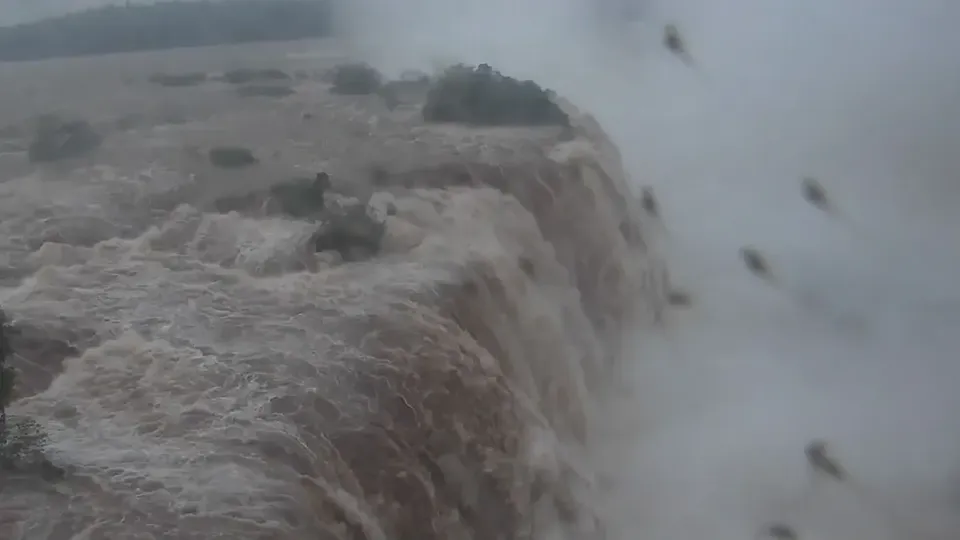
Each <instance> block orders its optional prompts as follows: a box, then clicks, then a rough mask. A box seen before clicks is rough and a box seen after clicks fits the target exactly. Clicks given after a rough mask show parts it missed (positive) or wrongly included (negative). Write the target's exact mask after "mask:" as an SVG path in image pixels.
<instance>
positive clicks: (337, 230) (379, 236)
mask: <svg viewBox="0 0 960 540" xmlns="http://www.w3.org/2000/svg"><path fill="white" fill-rule="evenodd" d="M385 232H386V225H385V224H384V223H383V222H381V221H378V220H376V219H374V218H373V217H371V216H370V215H369V214H368V213H367V208H366V206H365V205H362V204H355V205H349V206H343V207H338V208H330V209H327V210H326V211H325V212H324V216H323V220H322V221H321V224H320V227H319V228H318V229H317V231H316V232H315V233H314V236H313V243H314V248H315V249H316V251H318V252H321V251H336V252H338V253H339V254H340V256H341V257H342V258H343V260H345V261H355V260H358V259H361V258H365V257H371V256H374V255H376V254H377V253H378V252H379V251H380V243H381V241H382V240H383V235H384V233H385Z"/></svg>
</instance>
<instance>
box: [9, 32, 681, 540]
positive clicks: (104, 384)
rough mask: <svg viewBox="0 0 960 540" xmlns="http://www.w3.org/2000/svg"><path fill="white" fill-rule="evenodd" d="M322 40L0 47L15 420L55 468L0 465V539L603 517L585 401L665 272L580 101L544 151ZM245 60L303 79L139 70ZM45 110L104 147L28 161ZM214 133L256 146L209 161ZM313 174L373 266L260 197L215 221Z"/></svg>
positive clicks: (469, 533) (593, 520)
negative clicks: (6, 53)
mask: <svg viewBox="0 0 960 540" xmlns="http://www.w3.org/2000/svg"><path fill="white" fill-rule="evenodd" d="M323 47H328V48H329V47H331V46H330V45H329V44H317V43H311V44H293V45H288V46H263V48H257V47H241V48H222V49H210V50H198V51H187V52H170V53H151V54H140V55H121V56H117V57H104V58H95V59H82V60H71V61H68V62H60V61H54V62H44V63H38V64H23V65H16V66H3V69H4V73H3V76H4V77H8V78H9V80H11V81H14V82H13V84H12V85H11V87H12V88H13V89H14V91H15V93H14V96H13V99H11V102H8V103H5V104H4V107H5V111H6V115H5V119H6V121H7V122H9V124H11V125H13V126H14V128H13V129H10V130H8V132H7V133H8V134H9V135H8V137H7V144H8V145H9V147H10V148H11V149H12V150H11V151H10V152H9V153H8V154H7V155H6V156H5V159H6V161H5V164H4V165H5V167H6V168H5V169H4V171H5V172H4V174H5V177H4V182H3V183H2V184H0V214H2V216H3V217H2V221H0V228H2V232H3V234H2V235H0V236H2V238H3V239H2V241H0V242H2V244H0V249H2V254H3V257H4V258H5V262H6V265H7V271H6V274H5V277H6V280H7V283H6V285H7V287H6V288H5V289H4V290H3V293H2V303H3V306H4V308H5V310H6V311H7V313H8V315H9V316H10V317H11V318H12V319H13V321H14V323H13V325H14V327H15V328H16V329H17V330H18V331H19V332H20V333H21V334H23V333H27V334H29V335H30V336H32V339H33V341H32V342H31V341H29V340H27V339H21V341H20V343H21V346H20V349H19V350H16V351H15V352H16V354H15V356H14V358H13V359H12V361H13V363H14V365H16V366H18V367H19V368H20V369H21V371H22V373H23V374H24V375H25V376H24V377H22V379H23V380H22V385H23V386H22V387H23V390H24V393H25V394H26V395H25V397H24V399H21V400H20V401H18V402H17V403H16V405H15V406H14V407H13V409H12V412H13V413H14V415H15V416H16V417H31V418H34V419H36V420H37V421H38V422H39V423H40V424H41V425H42V426H43V428H44V430H45V431H46V432H47V434H48V436H49V446H48V448H47V455H48V457H49V459H50V460H51V461H52V462H53V463H54V464H55V465H56V466H58V467H61V468H62V469H64V471H65V475H64V478H63V479H61V480H58V481H55V482H49V481H41V480H40V479H39V478H37V477H36V475H33V476H31V475H30V474H6V475H5V476H4V477H3V482H4V483H3V485H2V486H0V489H2V491H0V511H2V513H3V515H4V519H3V520H2V522H0V527H3V528H2V529H0V530H2V531H3V534H4V536H5V537H11V538H22V539H49V540H60V539H67V538H79V537H90V538H198V539H199V538H204V539H206V538H221V537H222V538H304V537H310V538H316V537H320V538H331V539H334V538H336V539H351V540H360V539H365V540H378V539H381V538H382V539H387V538H424V539H426V538H478V539H479V538H483V539H493V538H513V537H517V536H520V537H543V538H546V537H548V535H550V534H553V533H554V532H556V531H558V530H565V531H566V532H565V533H564V534H567V536H566V537H567V538H578V539H579V538H583V537H587V538H592V537H597V535H599V534H602V529H603V527H604V526H605V524H604V523H602V521H601V519H600V518H601V517H602V516H601V513H600V512H599V509H598V507H597V502H598V500H599V499H598V497H597V493H598V487H597V482H596V479H595V475H594V472H593V470H592V468H591V467H590V465H589V454H588V449H589V448H590V446H591V441H593V440H594V439H595V437H596V432H597V427H596V425H597V422H596V420H597V418H598V417H599V410H598V409H597V407H596V403H597V401H596V398H597V397H598V396H599V395H601V394H602V393H604V392H605V389H607V388H609V387H610V382H609V381H610V375H611V373H613V371H612V369H613V368H615V366H616V365H617V362H618V360H619V358H620V348H619V337H620V336H622V335H623V329H624V328H625V325H627V324H628V323H629V322H630V321H634V320H637V321H639V320H641V319H651V320H652V319H653V317H651V316H652V315H656V313H658V312H659V311H660V310H661V307H662V300H661V298H662V294H661V292H662V291H663V290H664V289H663V287H664V285H665V281H664V279H663V278H664V274H663V270H662V265H660V264H659V263H658V261H657V259H656V257H655V256H654V254H653V253H652V252H650V251H649V247H648V246H647V245H646V244H645V243H644V238H643V236H642V231H643V229H644V226H643V225H642V223H641V221H642V216H641V215H640V213H639V212H638V207H637V205H636V204H635V203H634V201H633V198H632V196H631V195H630V192H629V189H628V187H627V184H626V179H625V178H624V175H623V171H622V166H621V160H620V157H619V155H618V153H617V150H616V147H615V146H613V145H612V144H611V143H610V141H609V140H608V139H607V138H606V137H605V135H604V134H603V132H602V130H601V129H600V128H599V126H597V125H596V123H595V122H593V121H592V120H591V119H589V118H586V117H584V118H581V117H580V116H579V114H578V113H577V114H575V117H576V118H578V120H577V126H578V127H577V128H576V130H575V132H574V134H575V137H574V138H573V140H567V139H568V137H561V135H563V133H561V130H560V129H559V128H555V129H546V128H545V129H522V128H513V129H488V130H471V129H465V128H460V127H456V126H432V127H431V126H424V125H422V122H421V121H420V120H419V115H418V114H417V109H416V106H415V105H416V104H415V103H414V104H413V105H412V106H406V105H404V106H400V107H398V108H396V109H394V110H388V109H387V108H386V106H385V105H384V103H383V101H382V99H380V98H379V97H378V96H368V97H361V98H358V97H344V96H333V95H331V94H330V93H329V92H328V90H327V87H328V85H327V84H326V83H325V82H323V77H322V76H321V74H320V72H321V71H322V70H323V69H324V68H327V67H330V66H331V65H332V62H333V61H335V57H331V56H329V55H328V54H304V53H305V52H307V53H309V51H311V50H320V51H322V50H323V49H322V48H323ZM328 50H330V49H328ZM333 50H335V49H333ZM245 52H247V53H250V54H245ZM178 55H182V56H178ZM179 58H184V60H183V62H180V61H179ZM241 62H243V63H242V64H241ZM258 65H262V66H271V67H274V66H279V67H282V68H284V69H288V70H290V71H291V72H303V73H298V75H297V81H296V82H295V83H294V84H295V89H296V94H295V95H294V96H290V97H287V98H283V99H277V98H245V97H239V96H237V95H235V94H234V93H233V89H232V88H231V87H230V85H229V84H226V83H223V82H217V81H212V82H208V83H205V84H201V85H199V86H196V87H190V88H158V87H156V86H154V85H152V84H151V83H150V82H148V78H149V76H150V75H151V74H152V73H154V72H158V71H165V70H166V71H172V69H171V66H175V67H176V71H177V72H185V71H192V70H208V71H222V70H225V69H231V68H234V67H256V66H258ZM90 73H96V74H98V75H99V77H98V78H97V79H96V80H95V81H90V80H89V79H85V78H84V77H88V76H89V74H90ZM84 81H85V82H84ZM41 87H42V88H43V89H44V90H43V91H41V92H38V91H35V89H37V88H41ZM113 91H116V92H117V94H116V97H115V99H113V100H112V101H111V102H110V103H104V102H103V97H102V96H103V94H105V93H109V92H113ZM14 100H19V102H14ZM55 103H56V104H59V107H56V108H54V107H53V105H54V104H55ZM51 109H52V110H55V111H62V112H64V113H66V114H69V115H77V114H80V115H82V116H84V117H86V118H89V119H91V121H92V122H93V123H94V126H95V127H96V128H97V129H98V130H101V131H102V132H104V133H106V139H105V142H104V144H103V146H102V148H100V149H98V150H97V151H96V152H95V153H94V154H92V155H91V156H88V157H84V158H81V159H78V160H74V161H72V162H70V163H58V164H51V165H43V166H31V165H30V164H28V163H27V162H26V159H25V153H24V152H23V151H22V148H23V145H24V137H23V136H22V135H21V134H20V132H23V133H29V119H30V116H31V115H34V114H38V113H40V112H44V111H47V110H51ZM218 145H243V146H246V147H249V148H252V149H253V150H254V152H255V154H256V155H257V156H258V158H259V160H260V161H259V163H258V164H257V165H256V166H253V167H250V168H247V169H232V170H224V169H217V168H215V167H212V166H211V165H210V164H209V163H207V161H206V160H205V156H204V152H205V151H206V149H208V148H210V147H212V146H218ZM320 170H323V171H326V172H328V173H329V174H330V176H331V178H332V180H333V187H334V191H335V192H336V193H334V194H331V195H329V196H328V201H327V204H328V205H349V204H354V203H353V202H351V200H360V199H362V200H364V201H369V202H367V203H365V204H367V209H366V212H367V213H369V214H370V215H372V217H373V218H374V219H376V220H379V221H382V222H383V223H384V225H385V227H386V236H385V238H384V243H383V251H382V253H380V254H379V256H377V257H375V258H373V259H371V260H360V261H353V262H343V261H341V260H339V258H338V257H336V256H333V257H331V256H330V255H331V254H330V253H322V254H319V255H318V254H315V253H313V252H312V250H311V249H309V247H310V239H311V237H312V235H313V233H314V231H315V230H316V226H315V225H314V224H312V223H310V222H309V221H306V220H299V219H293V218H290V217H284V216H282V215H274V214H270V213H269V212H267V211H266V210H265V209H267V208H268V207H269V204H268V202H269V201H268V200H261V201H259V202H257V203H255V204H253V205H252V207H251V208H248V209H246V210H245V211H244V212H241V213H237V212H231V213H221V212H217V211H215V210H214V208H216V206H217V201H218V200H222V199H223V198H224V197H234V198H236V196H237V195H243V194H244V193H248V192H251V191H253V192H254V193H256V192H257V190H263V189H264V188H266V187H268V186H270V185H271V184H273V183H275V182H278V181H283V180H286V179H289V178H291V177H294V176H303V175H313V174H314V173H315V172H317V171H320ZM374 173H376V174H374ZM253 200H255V201H256V200H257V199H256V198H254V199H253ZM642 299H647V301H638V300H642ZM648 308H649V309H648ZM45 339H46V342H45V341H44V340H45ZM15 348H16V346H15Z"/></svg>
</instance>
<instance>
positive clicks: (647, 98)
mask: <svg viewBox="0 0 960 540" xmlns="http://www.w3.org/2000/svg"><path fill="white" fill-rule="evenodd" d="M401 4H402V6H401ZM599 11H600V10H598V9H597V8H596V4H590V3H587V2H578V1H574V0H566V1H558V0H552V1H546V0H528V1H526V2H516V1H513V2H507V1H506V0H502V1H501V0H496V1H485V2H481V1H479V0H474V1H468V0H460V1H452V0H444V1H440V0H416V1H409V2H393V1H388V0H362V1H360V2H354V3H351V4H350V8H349V9H346V10H345V11H344V12H343V13H342V15H344V17H345V20H347V21H349V26H348V28H349V32H348V33H349V34H350V35H351V39H352V44H353V45H354V46H355V47H356V50H357V51H358V53H359V54H362V55H364V56H365V57H366V59H368V60H370V61H371V62H374V63H376V64H378V67H381V68H385V69H386V70H388V71H391V70H399V69H403V68H405V67H429V65H430V63H431V62H443V61H447V62H449V61H465V62H473V63H476V62H489V63H491V64H492V65H494V66H495V67H497V68H498V69H501V70H502V71H504V72H506V73H508V74H511V75H517V76H523V77H530V78H534V79H536V80H537V81H538V82H540V83H542V84H544V85H547V86H551V87H553V88H555V89H556V90H558V91H559V92H561V93H562V94H566V95H568V96H570V97H571V98H573V99H574V100H575V102H577V104H578V105H581V106H583V107H584V108H586V109H587V110H589V111H590V112H592V113H593V114H595V115H596V116H597V117H598V118H599V119H600V120H601V122H602V123H603V124H604V126H605V127H606V128H607V129H608V131H610V132H611V133H612V135H613V136H614V137H615V139H616V140H617V142H618V144H619V145H620V147H621V150H622V152H623V154H624V158H625V160H626V162H627V165H628V168H629V170H630V171H631V174H632V175H633V177H634V180H635V182H636V183H637V184H638V185H639V184H650V185H653V186H654V188H655V189H656V190H657V193H658V194H659V196H660V198H661V202H662V205H663V209H664V210H663V213H664V229H665V232H660V233H657V232H654V233H652V234H654V236H655V238H654V240H655V243H657V244H658V249H660V250H661V251H662V252H664V253H665V254H666V255H667V256H668V258H669V260H670V263H671V267H672V270H673V274H674V280H675V281H676V282H678V283H679V284H681V285H682V286H683V287H685V288H686V289H688V290H689V291H690V292H691V293H692V294H693V296H694V299H695V302H696V303H695V306H694V307H693V308H692V309H690V310H688V311H686V312H682V313H681V312H678V313H676V314H675V315H674V316H673V317H672V318H671V319H670V320H669V321H668V323H667V326H666V327H665V328H656V329H638V330H637V334H636V336H635V343H633V349H634V350H635V351H636V354H635V358H633V359H632V362H630V365H629V366H628V368H626V369H627V373H626V375H625V376H626V377H628V378H629V380H632V381H634V383H633V387H634V388H633V390H634V394H633V395H634V396H635V397H634V398H631V399H629V400H626V401H624V402H623V403H621V404H620V406H619V409H618V410H619V413H620V414H622V415H623V417H624V418H625V419H629V421H630V422H631V423H630V424H625V423H623V422H626V421H627V420H623V422H621V423H620V424H618V425H619V433H620V437H619V438H617V439H616V442H611V443H610V445H609V446H610V447H609V448H604V449H603V452H602V453H601V454H600V455H602V456H604V458H603V459H600V461H602V462H603V465H605V466H607V467H608V468H615V469H617V475H618V477H620V478H622V479H625V480H624V482H623V486H622V489H621V490H620V491H619V492H618V494H617V496H616V497H614V498H613V501H612V502H611V506H610V511H611V512H612V514H613V516H614V518H613V522H614V523H615V524H616V526H617V527H618V529H619V534H620V536H618V538H623V539H624V540H626V539H633V538H651V539H664V540H673V539H678V540H679V539H688V538H712V539H718V540H725V539H731V540H732V539H735V538H737V539H744V538H754V537H755V535H756V533H757V531H758V529H759V528H760V527H762V526H763V525H764V524H766V523H770V522H776V521H783V522H786V523H789V524H791V526H793V527H795V528H796V530H797V531H798V533H799V535H800V537H801V538H831V539H841V538H849V539H852V540H854V539H863V538H873V539H883V538H890V539H894V538H956V537H958V536H960V512H958V507H960V420H958V418H960V417H958V415H957V413H956V412H957V411H958V410H960V392H957V391H956V388H955V387H956V381H958V380H960V359H958V358H957V351H958V350H960V331H958V329H960V284H958V283H957V278H956V270H957V269H958V268H960V235H957V234H956V231H958V230H960V214H958V213H957V212H956V211H955V208H957V205H958V203H960V55H957V54H956V52H957V51H960V33H957V32H956V21H960V4H957V3H956V2H949V1H946V0H917V1H914V2H904V1H902V0H871V1H867V0H809V1H806V2H788V1H786V0H736V1H732V2H708V1H705V0H704V1H698V0H673V1H662V2H656V1H651V2H646V3H641V4H640V5H639V6H638V9H637V12H638V13H640V14H641V20H640V21H638V22H630V21H626V20H622V19H620V18H617V17H609V16H608V17H604V16H600V15H598V13H599ZM666 22H675V23H676V24H678V26H679V27H680V29H681V31H682V32H683V33H684V35H685V38H686V39H687V41H688V42H689V44H690V48H691V52H692V54H693V56H694V58H695V60H696V67H695V69H690V68H688V67H687V66H685V65H684V64H682V63H681V62H678V61H677V60H676V59H675V58H673V57H672V56H670V55H669V54H668V53H666V52H665V51H664V50H663V48H662V47H661V46H660V39H661V34H660V32H661V30H662V26H663V24H665V23H666ZM804 176H814V177H817V178H819V179H820V181H821V182H822V183H823V185H824V186H825V187H826V189H827V193H828V196H829V197H830V198H831V202H832V203H833V204H835V206H836V209H837V213H836V214H835V215H832V216H831V215H827V214H825V213H823V212H822V211H820V210H817V209H816V208H814V207H813V206H811V205H809V204H808V203H807V202H806V201H804V200H803V198H802V197H801V191H800V190H801V188H800V179H801V178H802V177H804ZM744 245H754V246H756V247H757V248H758V249H759V250H761V251H762V252H763V253H765V254H766V255H767V256H768V257H769V259H770V260H771V263H772V265H773V267H774V272H776V273H777V275H778V278H779V285H778V286H776V287H771V286H768V285H767V284H764V283H762V282H759V281H758V280H756V279H755V278H754V277H753V276H751V275H750V274H749V273H747V272H746V271H745V270H744V268H743V266H742V263H741V261H740V260H739V258H738V255H737V252H738V250H739V248H740V247H742V246H744ZM814 437H823V438H825V439H826V440H828V441H829V443H830V445H831V449H832V451H833V452H835V453H836V455H837V457H838V459H839V460H840V461H841V462H842V463H844V465H845V466H846V467H847V468H848V469H849V470H850V474H851V477H852V480H851V483H850V484H849V485H842V484H839V485H838V484H835V483H831V482H829V481H825V480H823V479H818V478H816V477H814V476H812V475H811V474H810V470H809V469H808V468H807V466H806V462H805V461H804V457H803V446H804V444H806V442H807V441H809V440H810V439H812V438H814ZM611 441H612V440H611Z"/></svg>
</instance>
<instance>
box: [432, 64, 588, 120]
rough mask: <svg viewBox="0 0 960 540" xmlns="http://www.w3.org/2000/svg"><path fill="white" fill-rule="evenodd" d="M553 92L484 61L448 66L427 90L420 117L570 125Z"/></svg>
mask: <svg viewBox="0 0 960 540" xmlns="http://www.w3.org/2000/svg"><path fill="white" fill-rule="evenodd" d="M551 98H552V93H551V92H550V91H548V90H544V89H543V88H541V87H540V86H538V85H537V84H536V83H534V82H533V81H520V80H517V79H514V78H512V77H507V76H505V75H502V74H501V73H500V72H498V71H496V70H494V69H493V68H491V67H490V66H489V65H487V64H480V65H479V66H478V67H476V68H471V67H469V66H465V65H463V64H459V65H456V66H453V67H451V68H449V69H447V70H446V71H445V72H444V73H443V75H441V76H440V77H439V78H438V79H437V81H436V82H434V84H433V86H432V87H431V88H430V91H429V92H428V94H427V100H426V104H425V105H424V107H423V119H424V120H425V121H427V122H456V123H462V124H470V125H478V126H511V125H512V126H518V125H530V126H545V125H559V126H569V125H570V119H569V117H568V116H567V114H566V113H564V112H563V111H562V110H561V109H560V107H559V106H558V105H557V104H556V103H554V102H553V101H552V100H551Z"/></svg>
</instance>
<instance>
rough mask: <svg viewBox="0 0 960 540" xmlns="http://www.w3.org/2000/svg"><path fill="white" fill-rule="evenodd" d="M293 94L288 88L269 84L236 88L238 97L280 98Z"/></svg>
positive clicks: (291, 89)
mask: <svg viewBox="0 0 960 540" xmlns="http://www.w3.org/2000/svg"><path fill="white" fill-rule="evenodd" d="M293 94H296V92H295V91H294V90H293V88H290V87H289V86H280V85H271V84H252V85H245V86H240V87H238V88H237V95H238V96H240V97H272V98H282V97H287V96H292V95H293Z"/></svg>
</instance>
